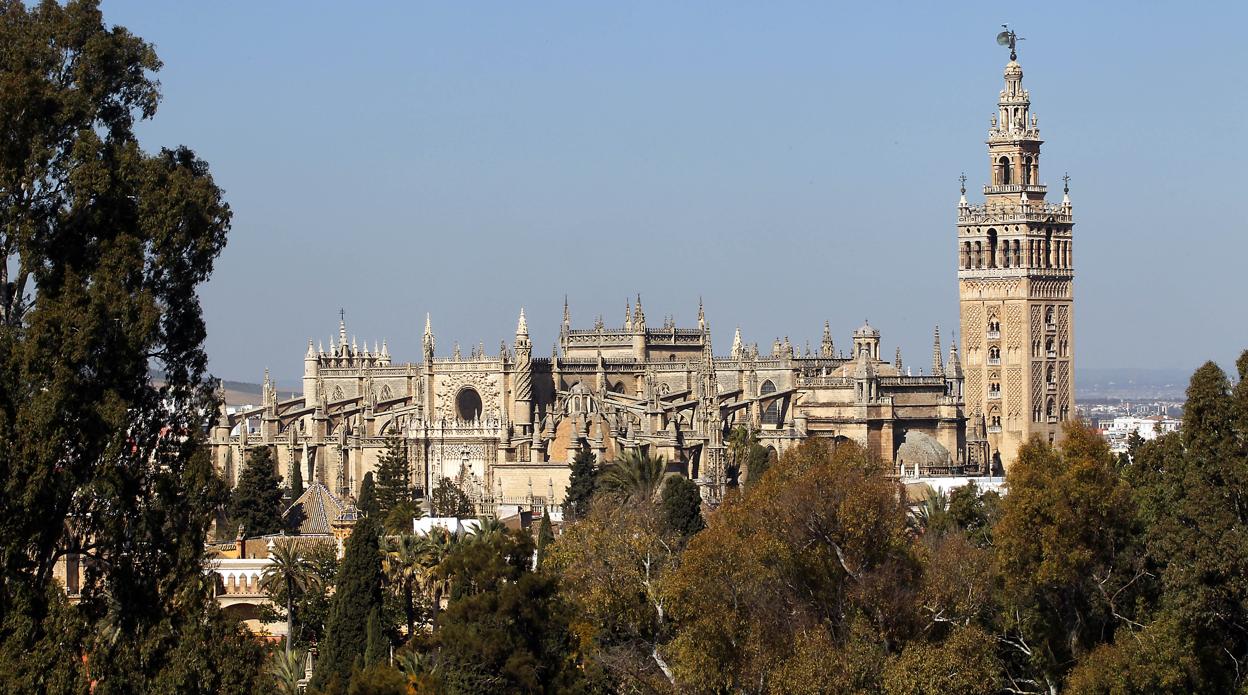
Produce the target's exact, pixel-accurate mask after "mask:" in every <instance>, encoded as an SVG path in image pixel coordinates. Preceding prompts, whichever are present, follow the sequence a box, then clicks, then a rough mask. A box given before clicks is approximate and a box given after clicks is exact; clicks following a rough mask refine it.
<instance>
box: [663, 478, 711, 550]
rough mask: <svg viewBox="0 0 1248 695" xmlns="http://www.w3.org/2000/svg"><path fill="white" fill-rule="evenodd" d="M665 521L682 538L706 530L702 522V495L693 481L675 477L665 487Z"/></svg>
mask: <svg viewBox="0 0 1248 695" xmlns="http://www.w3.org/2000/svg"><path fill="white" fill-rule="evenodd" d="M662 505H663V519H664V521H665V522H666V523H667V527H668V528H669V529H671V530H672V531H674V532H676V533H679V534H680V535H682V536H692V535H693V534H695V533H697V532H698V531H701V530H702V529H704V528H706V523H705V522H703V521H702V495H701V494H700V493H699V492H698V486H697V484H696V483H694V482H693V481H692V480H690V479H688V478H685V477H682V476H675V477H672V478H669V479H668V481H667V484H666V485H664V486H663V502H662Z"/></svg>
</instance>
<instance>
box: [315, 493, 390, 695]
mask: <svg viewBox="0 0 1248 695" xmlns="http://www.w3.org/2000/svg"><path fill="white" fill-rule="evenodd" d="M378 535H379V529H378V526H377V520H376V519H375V518H373V517H365V518H363V519H361V520H360V521H359V523H357V524H356V526H355V529H354V530H353V531H352V532H351V537H350V538H348V539H347V547H346V550H345V552H344V553H343V557H342V567H341V569H340V570H339V571H338V582H337V585H336V586H335V588H334V599H333V605H332V606H331V608H330V615H329V624H328V625H326V636H325V642H324V646H323V648H322V649H321V656H320V660H319V661H318V662H317V664H316V673H315V674H313V676H312V683H311V687H313V688H317V689H323V688H325V686H326V685H328V684H329V683H330V682H331V680H333V678H334V676H337V677H338V680H339V682H341V683H346V682H348V681H349V680H350V678H351V667H352V666H353V665H354V664H355V662H356V659H359V658H362V657H363V656H364V652H365V650H366V647H367V645H368V623H369V620H370V619H371V616H373V615H374V613H375V612H376V611H380V610H381V605H382V594H381V580H382V573H381V550H380V548H379V545H378Z"/></svg>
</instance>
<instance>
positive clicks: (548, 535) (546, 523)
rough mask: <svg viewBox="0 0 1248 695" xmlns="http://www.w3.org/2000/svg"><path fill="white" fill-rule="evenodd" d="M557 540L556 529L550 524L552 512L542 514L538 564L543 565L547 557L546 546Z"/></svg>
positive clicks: (538, 537) (538, 543)
mask: <svg viewBox="0 0 1248 695" xmlns="http://www.w3.org/2000/svg"><path fill="white" fill-rule="evenodd" d="M554 542H555V531H554V529H552V528H551V526H550V512H549V511H547V512H545V513H543V514H542V523H541V525H540V526H538V527H537V565H538V566H539V567H540V566H541V565H542V560H543V559H545V557H546V546H548V545H550V544H551V543H554Z"/></svg>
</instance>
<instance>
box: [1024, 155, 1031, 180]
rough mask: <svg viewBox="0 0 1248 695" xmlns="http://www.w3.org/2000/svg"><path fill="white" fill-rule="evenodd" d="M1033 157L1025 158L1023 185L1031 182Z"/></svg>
mask: <svg viewBox="0 0 1248 695" xmlns="http://www.w3.org/2000/svg"><path fill="white" fill-rule="evenodd" d="M1031 161H1032V160H1031V157H1027V158H1026V159H1024V160H1023V185H1027V184H1030V183H1031Z"/></svg>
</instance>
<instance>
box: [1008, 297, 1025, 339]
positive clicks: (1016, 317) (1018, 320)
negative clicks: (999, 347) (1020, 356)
mask: <svg viewBox="0 0 1248 695" xmlns="http://www.w3.org/2000/svg"><path fill="white" fill-rule="evenodd" d="M1026 325H1027V324H1025V323H1024V322H1023V307H1022V306H1020V305H1018V304H1011V305H1009V306H1007V307H1006V308H1005V340H1006V346H1007V347H1011V348H1021V347H1022V346H1023V332H1024V327H1025V326H1026Z"/></svg>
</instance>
